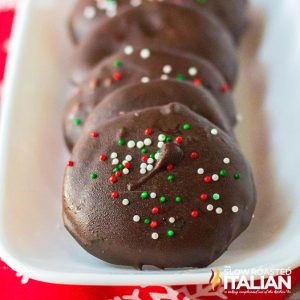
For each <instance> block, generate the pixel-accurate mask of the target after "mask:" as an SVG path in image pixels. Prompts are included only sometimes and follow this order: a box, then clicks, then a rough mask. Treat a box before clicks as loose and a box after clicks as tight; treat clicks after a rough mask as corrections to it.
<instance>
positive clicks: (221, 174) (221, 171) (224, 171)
mask: <svg viewBox="0 0 300 300" xmlns="http://www.w3.org/2000/svg"><path fill="white" fill-rule="evenodd" d="M219 174H220V176H223V177H224V176H226V174H227V171H226V170H224V169H222V170H220V172H219Z"/></svg>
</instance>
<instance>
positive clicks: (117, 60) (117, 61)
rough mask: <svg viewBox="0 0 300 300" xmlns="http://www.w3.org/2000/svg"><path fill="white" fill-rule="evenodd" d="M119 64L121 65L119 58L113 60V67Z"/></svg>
mask: <svg viewBox="0 0 300 300" xmlns="http://www.w3.org/2000/svg"><path fill="white" fill-rule="evenodd" d="M121 66H122V63H121V61H120V60H119V59H116V60H115V61H114V67H116V68H118V67H121Z"/></svg>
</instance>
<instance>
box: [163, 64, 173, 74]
mask: <svg viewBox="0 0 300 300" xmlns="http://www.w3.org/2000/svg"><path fill="white" fill-rule="evenodd" d="M163 72H164V73H165V74H170V73H171V72H172V67H171V66H170V65H165V66H164V67H163Z"/></svg>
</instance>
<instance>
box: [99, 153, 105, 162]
mask: <svg viewBox="0 0 300 300" xmlns="http://www.w3.org/2000/svg"><path fill="white" fill-rule="evenodd" d="M106 158H107V157H106V155H105V154H101V155H100V156H99V160H101V161H105V160H106Z"/></svg>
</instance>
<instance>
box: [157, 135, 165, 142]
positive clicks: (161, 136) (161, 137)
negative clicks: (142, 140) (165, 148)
mask: <svg viewBox="0 0 300 300" xmlns="http://www.w3.org/2000/svg"><path fill="white" fill-rule="evenodd" d="M165 139H166V136H165V135H164V134H160V135H159V136H158V140H159V141H160V142H163V141H165Z"/></svg>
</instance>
